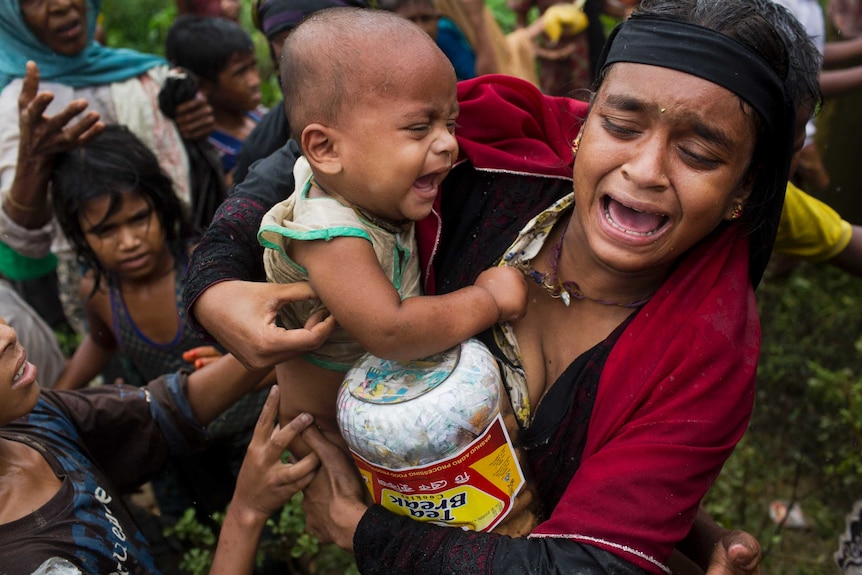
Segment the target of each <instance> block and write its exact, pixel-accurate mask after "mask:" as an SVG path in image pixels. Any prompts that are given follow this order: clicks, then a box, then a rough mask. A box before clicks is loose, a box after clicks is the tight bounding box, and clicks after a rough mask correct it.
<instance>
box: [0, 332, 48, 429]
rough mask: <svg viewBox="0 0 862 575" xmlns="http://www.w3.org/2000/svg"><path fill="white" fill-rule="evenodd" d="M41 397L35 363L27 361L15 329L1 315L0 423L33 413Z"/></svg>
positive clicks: (3, 423) (4, 423)
mask: <svg viewBox="0 0 862 575" xmlns="http://www.w3.org/2000/svg"><path fill="white" fill-rule="evenodd" d="M38 399H39V384H37V383H36V366H34V365H33V364H32V363H30V362H28V361H27V353H26V352H25V351H24V348H23V347H21V344H20V343H18V336H17V334H16V333H15V330H14V329H12V328H11V327H9V325H8V324H7V323H6V322H5V321H4V320H3V319H2V318H0V425H6V424H7V423H9V422H12V421H15V420H16V419H18V418H19V417H23V416H25V415H27V414H28V413H30V411H32V410H33V407H34V406H35V405H36V400H38Z"/></svg>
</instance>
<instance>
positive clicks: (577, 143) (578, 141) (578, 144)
mask: <svg viewBox="0 0 862 575" xmlns="http://www.w3.org/2000/svg"><path fill="white" fill-rule="evenodd" d="M583 135H584V133H583V132H578V137H577V138H575V141H574V142H572V154H574V155H576V156H577V155H578V148H580V147H581V136H583Z"/></svg>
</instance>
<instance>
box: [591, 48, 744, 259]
mask: <svg viewBox="0 0 862 575" xmlns="http://www.w3.org/2000/svg"><path fill="white" fill-rule="evenodd" d="M754 140H755V128H754V122H753V120H752V118H751V116H750V115H748V114H747V113H746V112H745V111H743V107H742V104H741V103H740V100H739V98H738V97H737V96H736V95H735V94H733V93H732V92H730V91H728V90H726V89H725V88H722V87H720V86H718V85H716V84H713V83H711V82H709V81H707V80H703V79H701V78H697V77H695V76H692V75H689V74H685V73H683V72H677V71H674V70H669V69H667V68H660V67H656V66H648V65H643V64H630V63H618V64H615V65H614V66H613V68H611V70H610V71H609V72H608V76H607V77H606V79H605V81H604V83H603V84H602V86H601V88H600V89H599V92H598V93H597V94H596V98H595V101H594V102H593V106H592V108H591V110H590V115H589V117H588V118H587V122H586V124H585V126H584V132H583V138H582V140H581V145H580V150H579V152H578V155H577V159H576V161H575V168H574V189H575V201H576V207H577V212H576V216H575V217H576V218H577V221H578V223H579V224H580V227H581V229H582V231H583V234H584V236H585V238H586V240H587V244H588V245H589V247H590V250H591V252H592V255H593V257H595V258H597V259H598V260H599V261H600V262H602V264H603V265H605V266H607V267H609V268H611V269H615V270H619V271H623V272H639V271H661V270H663V269H666V268H668V267H669V266H670V265H671V264H672V263H673V262H674V260H676V258H678V257H679V256H680V255H681V254H683V253H684V252H685V251H686V250H688V249H689V248H690V247H692V246H693V245H694V244H695V243H697V242H698V241H699V240H700V239H702V238H703V237H705V236H706V235H707V234H708V233H709V232H711V231H712V230H713V229H715V227H716V226H717V225H718V224H719V223H721V221H722V220H729V219H730V215H731V211H732V209H733V207H734V205H736V204H739V203H742V202H744V201H745V199H746V198H747V197H748V194H749V192H750V190H749V189H748V187H747V178H746V174H747V171H748V167H749V162H750V159H751V156H752V152H753V150H754Z"/></svg>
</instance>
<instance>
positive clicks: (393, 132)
mask: <svg viewBox="0 0 862 575" xmlns="http://www.w3.org/2000/svg"><path fill="white" fill-rule="evenodd" d="M438 56H439V57H438ZM370 92H371V93H370V94H369V95H368V96H367V97H360V98H358V99H355V100H353V102H352V103H348V105H349V107H351V108H352V109H351V110H347V111H344V112H342V114H340V118H341V119H340V121H339V126H338V128H336V133H337V137H338V146H339V157H340V159H341V164H342V167H343V170H342V174H340V181H339V182H337V187H338V190H337V191H338V193H339V194H340V195H341V196H342V197H344V198H345V199H346V200H348V201H349V202H351V203H353V204H354V205H356V206H358V207H360V208H362V209H364V210H366V211H368V212H370V213H372V214H374V215H376V216H378V217H382V218H385V219H388V220H394V221H398V220H404V219H410V220H414V221H415V220H420V219H423V218H424V217H425V216H427V215H428V214H429V213H430V211H431V207H432V205H433V203H434V199H435V198H436V196H437V190H438V187H439V185H440V183H441V182H442V181H443V178H445V177H446V175H447V174H448V173H449V170H450V169H451V167H452V164H453V163H454V162H455V159H456V158H457V156H458V143H457V141H456V140H455V136H454V132H455V121H456V119H457V117H458V98H457V90H456V80H455V73H454V71H453V69H452V65H451V64H450V63H449V61H448V60H447V59H446V57H445V56H443V54H442V53H440V54H439V55H438V54H436V53H434V54H429V55H427V56H426V57H424V58H420V59H419V60H416V59H412V60H411V65H410V66H402V71H401V72H400V73H399V72H398V71H396V72H395V73H394V74H393V75H390V77H389V78H388V79H387V82H386V84H385V86H381V85H378V86H376V87H374V89H372V90H371V91H370Z"/></svg>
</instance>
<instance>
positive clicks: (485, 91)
mask: <svg viewBox="0 0 862 575" xmlns="http://www.w3.org/2000/svg"><path fill="white" fill-rule="evenodd" d="M458 103H459V105H460V107H461V113H460V115H459V116H458V127H457V129H456V130H455V136H456V137H457V139H458V146H459V148H460V154H459V159H458V161H459V163H460V162H463V161H469V162H471V163H472V164H473V166H474V167H475V168H477V169H479V170H489V171H498V170H499V171H507V172H514V173H524V174H531V175H538V176H548V177H560V178H567V179H571V177H572V163H573V160H574V157H573V155H572V142H573V141H574V139H575V137H576V136H577V134H578V130H580V128H581V125H582V124H583V120H584V118H585V117H586V114H587V109H588V105H587V104H586V103H585V102H578V101H576V100H572V99H570V98H557V97H551V96H545V95H544V94H542V93H541V92H540V91H539V90H538V89H537V88H536V87H535V86H533V85H532V84H530V83H529V82H526V81H524V80H520V79H518V78H514V77H511V76H503V75H486V76H479V77H478V78H473V79H471V80H466V81H464V82H459V83H458ZM440 199H441V197H440V194H438V195H437V198H436V199H435V201H434V211H433V212H432V213H431V215H429V216H428V217H427V218H425V219H424V220H421V221H419V222H417V223H416V237H417V240H418V243H419V260H420V262H421V265H422V272H423V277H424V278H425V282H424V287H425V293H426V294H427V295H432V294H433V293H434V271H433V269H432V268H431V261H432V260H433V256H434V249H435V248H436V246H437V241H438V239H439V233H440V225H441V222H440V218H439V215H438V214H439V213H440Z"/></svg>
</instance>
